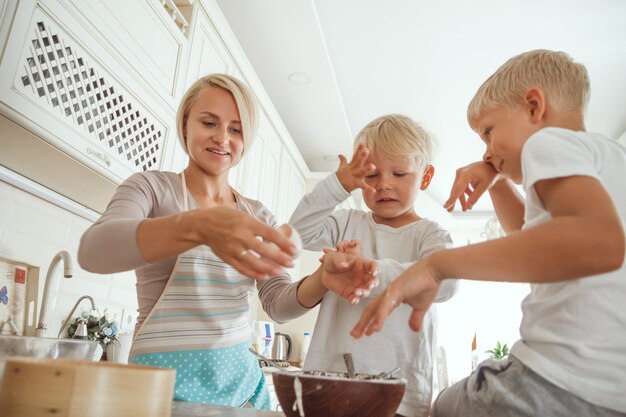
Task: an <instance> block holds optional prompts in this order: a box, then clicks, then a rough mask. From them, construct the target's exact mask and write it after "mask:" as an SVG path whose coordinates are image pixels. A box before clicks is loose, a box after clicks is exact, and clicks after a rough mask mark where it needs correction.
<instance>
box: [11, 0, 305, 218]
mask: <svg viewBox="0 0 626 417" xmlns="http://www.w3.org/2000/svg"><path fill="white" fill-rule="evenodd" d="M176 7H177V6H175V5H174V2H172V1H171V0H164V1H160V0H136V1H135V0H134V1H127V0H107V1H84V0H21V1H19V2H14V1H8V0H0V21H1V22H2V26H1V27H0V48H2V50H3V53H2V55H1V56H2V58H1V62H0V112H2V114H4V115H5V116H6V117H8V118H10V119H11V120H13V121H14V122H16V123H18V124H19V125H21V126H23V127H24V128H26V129H27V130H29V131H30V132H32V133H34V134H35V135H37V136H38V137H40V138H42V139H43V140H44V141H45V142H47V143H48V144H50V145H52V146H53V147H54V148H56V149H58V150H60V151H61V152H63V153H64V154H66V155H69V156H70V157H71V158H73V159H74V160H76V161H79V162H80V164H82V165H85V166H87V167H88V168H90V169H91V170H90V171H89V173H90V175H93V172H94V171H95V173H97V174H99V175H101V176H103V177H105V178H106V179H108V180H110V181H111V182H112V183H114V184H119V183H120V182H121V181H123V180H124V179H126V178H127V177H129V176H130V175H131V174H132V173H134V172H138V171H145V170H153V169H158V170H172V171H176V172H178V171H180V170H182V169H183V168H184V167H185V166H186V163H187V155H186V154H185V152H184V150H183V149H182V147H181V146H180V144H179V141H178V138H177V133H176V111H177V109H178V104H179V103H180V100H181V99H182V96H183V94H184V92H185V91H186V89H187V88H188V87H189V86H190V85H191V84H192V83H193V82H194V81H195V80H197V79H198V78H200V77H202V76H204V75H206V74H210V73H215V72H221V73H227V74H231V75H234V76H236V77H238V78H240V79H241V80H242V81H243V82H244V83H246V84H247V85H248V86H249V87H250V88H251V89H252V91H253V92H254V93H255V95H256V97H257V99H258V101H259V103H260V105H261V114H262V120H261V121H260V128H259V134H258V137H257V139H256V143H255V144H254V146H253V147H252V148H251V149H250V151H249V152H248V153H247V155H246V157H245V158H244V159H243V160H242V162H241V163H240V164H239V165H238V166H237V167H236V168H235V169H233V170H232V171H231V172H230V179H231V183H232V184H233V185H234V186H235V187H236V188H237V189H238V190H239V191H241V192H242V193H243V194H244V195H246V196H248V197H251V198H254V199H257V200H260V201H261V202H262V203H264V204H265V205H266V206H267V207H268V208H269V209H270V210H271V211H272V212H274V213H276V216H277V218H278V219H279V221H280V222H285V221H287V219H288V217H289V214H290V213H291V210H292V209H293V207H295V204H297V202H298V201H299V199H300V198H301V197H302V195H303V194H304V190H305V186H304V179H305V176H306V174H307V173H308V169H307V168H306V165H305V163H304V160H303V159H302V157H301V155H300V154H299V153H298V151H297V149H296V147H295V145H294V143H293V141H292V140H291V138H290V136H289V133H288V132H287V129H286V128H285V126H284V125H283V123H282V121H281V120H280V117H279V115H278V113H277V112H276V109H275V108H274V106H273V104H272V103H271V101H270V99H269V97H268V96H267V94H266V92H265V90H264V89H263V87H262V85H261V82H260V81H259V79H258V77H257V76H256V74H255V72H254V69H253V68H252V66H251V65H250V63H249V61H248V59H247V57H246V56H245V55H244V54H243V51H242V50H241V47H240V46H239V44H238V42H237V39H236V38H235V36H234V35H233V33H232V31H231V29H230V27H229V25H228V22H227V21H226V19H225V18H224V15H223V14H222V12H221V10H220V9H219V7H218V6H217V4H216V2H215V1H213V0H197V1H195V2H193V5H192V6H188V9H187V10H186V11H187V12H188V13H186V15H187V16H188V18H189V19H188V20H189V21H188V22H187V21H186V20H185V18H184V17H183V14H182V13H180V11H179V10H178V9H176ZM14 142H15V141H14ZM6 148H7V149H8V147H6ZM16 148H17V147H15V146H12V147H11V149H16ZM10 157H11V156H10V155H8V156H6V155H5V156H3V155H0V163H2V161H6V160H7V158H10ZM23 175H24V174H23ZM25 176H27V175H25ZM44 185H48V184H44ZM48 186H49V187H50V188H52V189H55V188H54V187H53V186H51V185H48ZM83 188H84V187H83ZM87 188H88V187H87ZM55 190H56V189H55ZM57 191H58V190H57ZM86 192H93V191H92V190H87V191H86ZM72 198H74V199H76V198H75V197H74V196H72ZM77 200H78V201H79V202H81V201H80V199H77Z"/></svg>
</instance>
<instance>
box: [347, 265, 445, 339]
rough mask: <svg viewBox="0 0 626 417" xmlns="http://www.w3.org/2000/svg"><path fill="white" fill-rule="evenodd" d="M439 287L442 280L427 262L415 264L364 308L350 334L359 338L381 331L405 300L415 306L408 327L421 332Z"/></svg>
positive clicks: (405, 302)
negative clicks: (388, 318)
mask: <svg viewBox="0 0 626 417" xmlns="http://www.w3.org/2000/svg"><path fill="white" fill-rule="evenodd" d="M440 286H441V281H439V280H438V279H437V278H436V276H435V274H434V273H433V271H431V269H430V267H429V266H428V262H427V261H420V262H417V263H415V264H413V266H411V267H410V268H408V269H407V270H405V271H404V272H403V273H402V274H401V275H400V276H399V277H398V278H397V279H396V280H395V281H394V282H392V283H391V285H389V287H387V289H386V290H385V292H383V293H382V294H381V295H379V296H378V297H377V298H376V299H375V300H374V301H372V302H371V303H370V304H369V305H368V306H367V307H366V308H365V311H364V312H363V314H361V318H360V320H359V322H358V323H357V324H356V326H354V328H353V329H352V331H351V332H350V334H351V335H352V336H353V337H355V338H357V339H358V338H360V337H361V336H363V333H365V334H366V335H367V336H370V335H371V334H372V333H374V332H377V331H380V329H382V327H383V323H384V322H385V320H386V319H387V317H388V316H389V314H391V312H392V311H393V310H394V309H395V308H396V307H398V306H400V305H401V304H402V303H404V304H408V305H410V306H411V307H412V308H413V313H411V317H410V318H409V326H410V327H411V329H412V330H413V331H416V332H417V331H419V330H420V329H421V328H422V321H423V320H424V315H425V314H426V312H427V311H428V309H429V308H430V305H431V304H432V303H433V300H434V299H435V296H436V295H437V293H438V292H439V287H440Z"/></svg>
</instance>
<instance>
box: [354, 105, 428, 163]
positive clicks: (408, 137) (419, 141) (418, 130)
mask: <svg viewBox="0 0 626 417" xmlns="http://www.w3.org/2000/svg"><path fill="white" fill-rule="evenodd" d="M359 143H362V144H364V145H365V146H366V147H367V149H369V151H370V152H371V153H372V154H373V155H380V154H385V155H388V156H391V157H400V158H407V159H409V158H415V162H416V164H417V167H418V169H424V168H426V166H427V165H428V164H429V163H430V161H431V158H432V153H433V145H434V138H433V137H432V136H431V134H430V133H429V132H427V131H426V129H424V128H423V127H422V126H421V125H420V124H419V123H417V122H416V121H415V120H413V119H411V118H410V117H407V116H404V115H402V114H389V115H386V116H381V117H378V118H376V119H374V120H372V121H371V122H369V123H368V124H367V125H366V126H365V127H364V128H363V129H361V131H360V132H359V133H358V134H357V135H356V138H355V140H354V149H355V150H356V147H357V146H358V145H359Z"/></svg>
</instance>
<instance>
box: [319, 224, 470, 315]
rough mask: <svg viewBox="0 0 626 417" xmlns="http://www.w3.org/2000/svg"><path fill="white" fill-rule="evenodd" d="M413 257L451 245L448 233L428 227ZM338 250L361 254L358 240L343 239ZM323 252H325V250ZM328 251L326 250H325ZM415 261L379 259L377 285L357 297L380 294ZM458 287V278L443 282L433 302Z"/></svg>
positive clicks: (422, 256) (436, 301) (443, 299)
mask: <svg viewBox="0 0 626 417" xmlns="http://www.w3.org/2000/svg"><path fill="white" fill-rule="evenodd" d="M415 246H416V247H415V257H414V258H413V259H422V258H425V257H426V256H428V255H430V254H431V253H433V252H436V251H438V250H442V249H446V248H449V247H451V246H452V239H451V238H450V234H449V233H448V232H446V231H445V230H442V229H440V228H439V227H437V226H434V224H433V227H430V228H429V229H428V231H427V232H426V233H425V234H424V235H423V236H422V237H421V238H420V242H419V244H417V245H415ZM337 251H338V252H347V253H351V254H354V255H359V256H360V255H361V245H360V242H359V241H358V240H351V241H343V242H339V244H338V245H337ZM325 252H327V251H326V250H325ZM327 253H328V252H327ZM414 262H415V261H410V262H399V261H396V260H394V259H389V258H385V259H379V260H378V270H379V271H378V274H377V285H376V286H375V287H372V288H371V291H367V292H363V293H362V294H359V295H358V298H365V299H368V298H369V299H370V300H371V299H373V298H375V297H377V296H378V295H380V294H381V293H382V292H383V291H384V290H385V288H386V287H387V286H388V285H391V283H392V282H393V281H394V280H395V279H396V278H397V277H398V276H399V275H400V274H402V273H403V272H404V271H405V270H406V269H408V268H410V267H411V266H412V265H413V264H414ZM457 289H458V280H455V279H450V280H446V281H444V282H443V284H442V285H441V287H440V288H439V290H438V293H437V294H436V297H435V299H434V300H433V302H435V303H442V302H444V301H447V300H449V299H450V298H452V296H454V294H456V291H457Z"/></svg>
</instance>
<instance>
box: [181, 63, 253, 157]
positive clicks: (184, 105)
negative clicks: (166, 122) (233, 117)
mask: <svg viewBox="0 0 626 417" xmlns="http://www.w3.org/2000/svg"><path fill="white" fill-rule="evenodd" d="M206 87H220V88H223V89H224V90H226V91H229V92H230V93H231V94H232V95H233V98H234V99H235V103H236V104H237V110H239V118H240V121H241V130H242V132H243V153H244V154H245V153H246V151H247V150H248V149H250V147H251V146H252V143H253V142H254V139H255V138H256V135H257V130H258V126H259V106H258V104H257V101H256V98H255V96H254V93H252V91H251V90H250V89H249V88H248V87H246V85H245V84H244V83H242V82H241V81H240V80H238V79H237V78H235V77H232V76H230V75H227V74H209V75H206V76H204V77H202V78H200V79H199V80H197V81H196V82H194V83H193V84H192V85H191V87H189V89H188V90H187V92H186V93H185V95H184V96H183V99H182V100H181V102H180V106H179V107H178V113H177V114H176V129H177V131H178V139H179V140H180V143H181V144H182V145H183V149H184V150H185V152H187V138H186V137H185V135H184V133H183V127H184V126H185V123H187V118H188V117H189V109H191V106H193V105H194V103H195V102H196V101H197V100H198V95H199V94H200V91H202V89H204V88H206Z"/></svg>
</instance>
